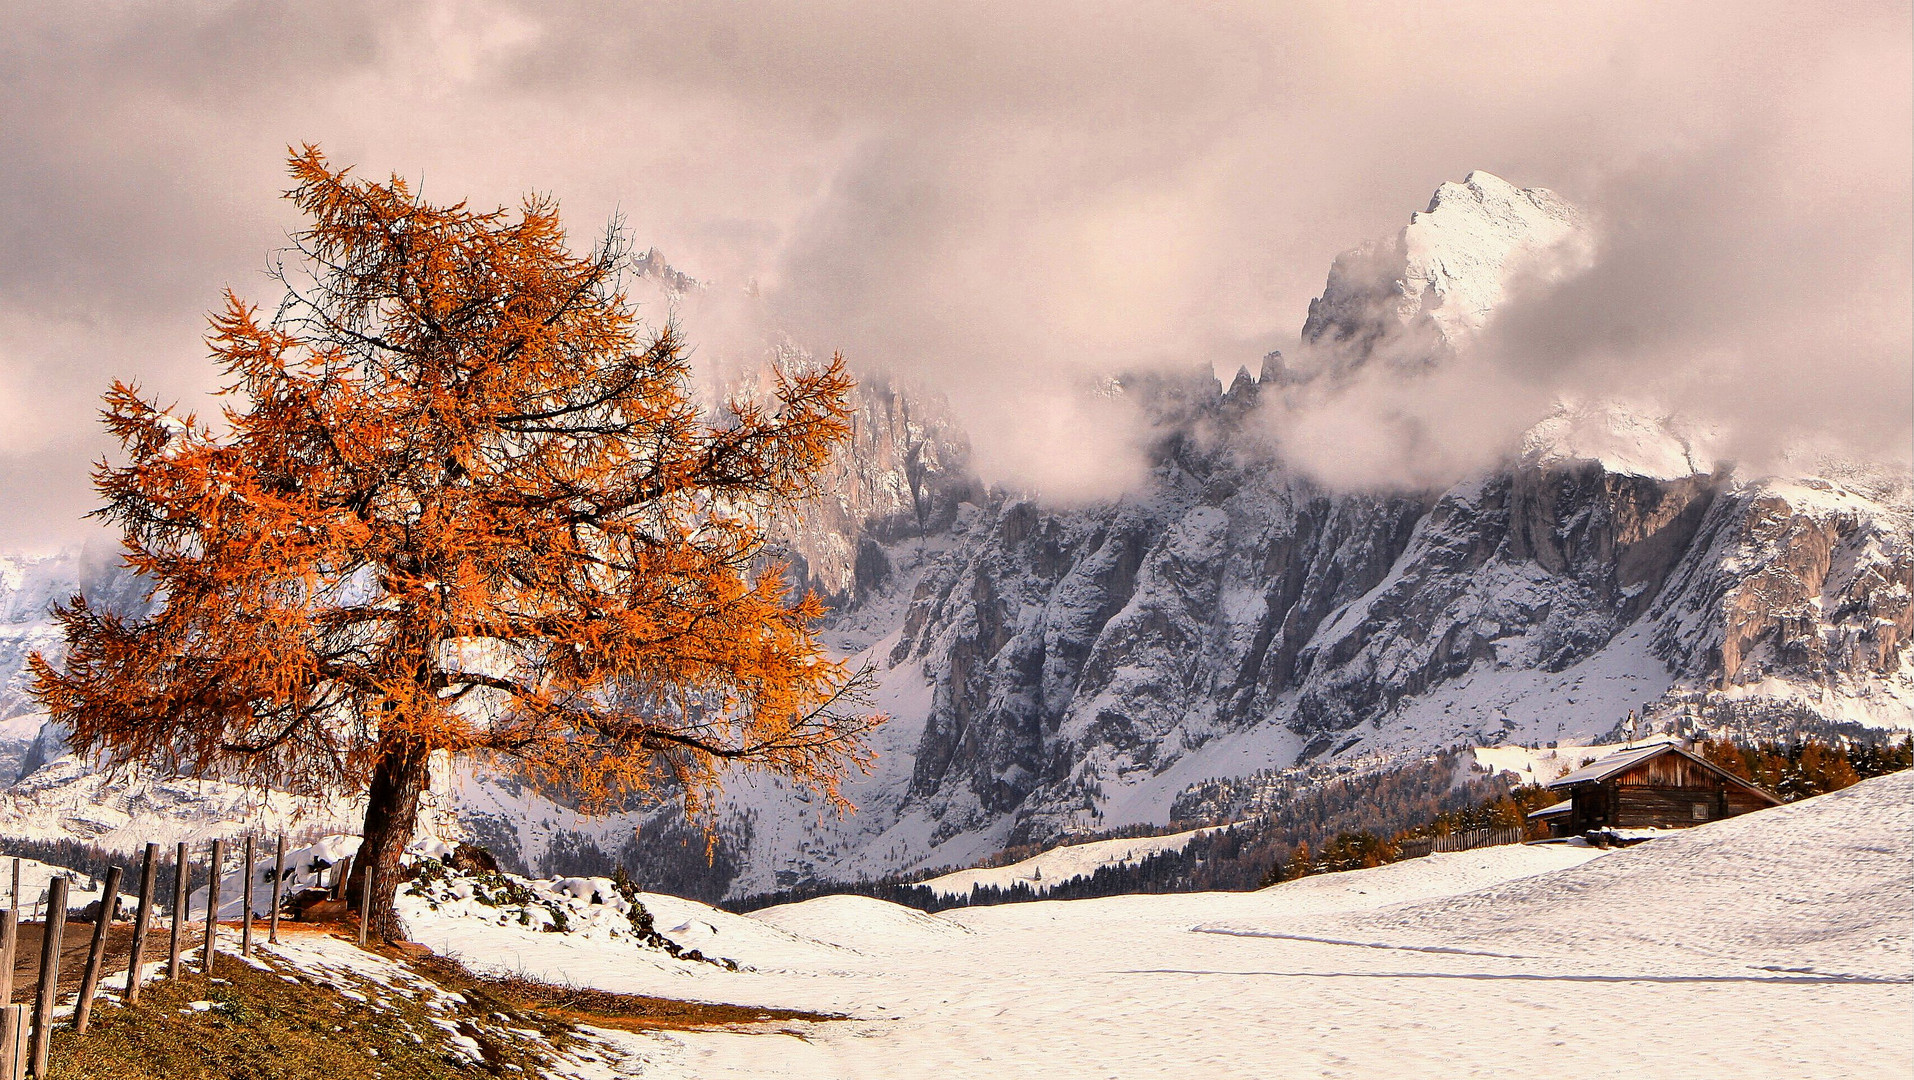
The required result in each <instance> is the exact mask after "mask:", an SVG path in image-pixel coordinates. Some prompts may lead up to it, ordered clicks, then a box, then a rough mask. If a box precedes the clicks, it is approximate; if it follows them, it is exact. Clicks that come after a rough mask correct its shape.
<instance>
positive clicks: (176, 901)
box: [166, 841, 192, 979]
mask: <svg viewBox="0 0 1914 1080" xmlns="http://www.w3.org/2000/svg"><path fill="white" fill-rule="evenodd" d="M191 880H192V868H191V867H190V866H189V865H188V864H187V862H186V843H185V841H181V842H180V845H179V851H178V852H177V853H176V854H175V855H174V856H173V925H172V927H171V930H170V932H169V933H168V934H167V944H166V977H167V978H168V979H177V978H179V946H180V938H181V936H183V935H184V934H185V933H186V890H187V883H188V882H190V881H191Z"/></svg>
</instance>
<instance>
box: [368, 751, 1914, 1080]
mask: <svg viewBox="0 0 1914 1080" xmlns="http://www.w3.org/2000/svg"><path fill="white" fill-rule="evenodd" d="M643 899H644V900H645V902H646V903H647V905H648V906H650V907H651V908H652V910H653V913H654V915H655V916H656V919H657V925H658V927H659V928H660V929H662V930H664V931H666V932H667V933H669V934H671V936H673V937H674V938H676V939H678V940H680V941H681V943H682V944H685V945H687V946H691V945H695V946H696V947H698V948H701V949H703V950H704V951H705V952H706V953H709V954H712V955H718V956H726V957H731V958H734V959H736V960H737V961H738V962H739V963H740V964H742V965H744V967H745V970H742V971H737V972H733V971H728V970H725V969H723V968H720V967H717V966H715V965H711V964H699V963H691V962H686V961H680V960H673V959H670V958H668V957H665V956H663V955H662V954H660V953H658V952H656V951H655V950H644V949H640V948H637V947H635V946H630V945H620V944H608V943H606V942H604V941H598V940H590V939H587V938H579V937H577V936H575V935H569V934H551V933H537V932H533V931H530V930H527V929H521V928H518V927H514V926H499V925H496V924H495V923H493V922H489V921H484V920H480V919H474V918H469V917H461V916H459V915H456V914H453V913H450V912H445V911H442V912H432V911H429V910H426V909H425V907H424V906H423V905H422V904H418V903H413V904H411V905H410V906H409V907H408V908H407V909H406V910H407V913H408V921H409V923H410V925H411V927H412V931H413V933H414V935H415V936H416V937H417V938H419V939H420V940H421V941H423V942H425V943H426V944H428V945H430V946H432V947H433V948H435V949H439V950H442V951H447V952H451V953H455V954H458V955H460V956H461V957H463V958H464V959H465V961H466V962H467V963H469V964H473V965H475V966H480V967H494V968H502V969H507V970H519V971H525V972H528V973H532V974H536V975H541V976H544V977H547V978H551V979H557V980H569V981H574V982H577V983H582V984H589V985H594V986H601V987H605V988H607V989H614V990H624V991H630V992H638V993H652V994H665V995H672V996H678V997H690V998H698V999H704V1000H713V1001H728V1002H737V1003H740V1004H756V1005H771V1006H784V1007H789V1008H798V1009H810V1010H816V1011H822V1012H832V1013H841V1014H844V1015H846V1016H847V1017H848V1019H846V1020H842V1021H835V1022H828V1023H817V1024H811V1025H791V1024H783V1025H779V1028H780V1030H779V1031H753V1032H746V1031H731V1032H714V1031H699V1032H670V1033H657V1034H653V1035H647V1036H638V1035H623V1036H618V1038H619V1039H620V1040H621V1045H623V1046H624V1047H625V1048H626V1049H627V1050H628V1052H629V1053H630V1055H631V1057H630V1060H629V1061H627V1062H626V1063H625V1065H624V1067H623V1068H624V1071H625V1074H626V1075H633V1076H650V1077H701V1078H723V1077H746V1076H781V1077H819V1078H823V1077H830V1078H843V1077H917V1076H935V1077H939V1078H945V1077H972V1076H975V1077H1005V1076H1042V1077H1045V1078H1046V1080H1050V1078H1070V1077H1098V1078H1104V1077H1145V1076H1148V1077H1156V1076H1179V1077H1180V1076H1189V1077H1291V1076H1294V1077H1303V1076H1312V1077H1313V1076H1324V1077H1370V1076H1376V1077H1382V1076H1387V1077H1403V1076H1442V1077H1452V1076H1484V1077H1487V1076H1498V1077H1500V1076H1506V1075H1509V1074H1510V1073H1533V1074H1537V1075H1547V1076H1561V1077H1592V1076H1660V1077H1709V1076H1727V1075H1733V1076H1736V1077H1769V1076H1773V1077H1790V1078H1798V1077H1804V1076H1842V1077H1865V1076H1906V1075H1908V1074H1909V1071H1910V1069H1911V1068H1914V775H1909V774H1902V775H1898V776H1893V777H1887V778H1883V779H1879V780H1873V781H1869V782H1867V783H1864V784H1861V785H1859V786H1857V787H1855V788H1851V789H1849V790H1847V791H1845V792H1841V793H1837V794H1835V795H1831V796H1825V797H1823V798H1820V799H1814V800H1809V801H1806V802H1803V803H1799V804H1795V805H1793V806H1788V807H1782V808H1778V809H1775V810H1770V811H1765V812H1762V813H1759V814H1754V815H1749V816H1747V817H1743V818H1738V819H1734V820H1730V821H1726V822H1719V823H1715V824H1711V825H1706V826H1702V827H1699V828H1696V829H1692V830H1688V831H1686V832H1684V833H1682V834H1680V835H1678V836H1674V837H1670V838H1667V839H1661V840H1656V841H1654V842H1653V843H1650V844H1646V845H1642V846H1640V847H1636V848H1631V849H1628V850H1625V851H1616V852H1609V853H1604V852H1600V851H1596V850H1593V849H1589V848H1583V847H1573V846H1567V845H1548V846H1536V847H1504V848H1491V849H1486V850H1479V851H1473V852H1466V853H1458V854H1444V855H1435V856H1431V857H1429V858H1425V859H1419V860H1414V861H1410V862H1405V863H1399V864H1396V865H1393V866H1387V867H1382V868H1380V869H1376V870H1369V871H1360V872H1354V873H1347V874H1336V875H1329V876H1324V877H1318V878H1309V879H1305V880H1302V881H1298V882H1291V883H1288V884H1284V885H1279V886H1277V887H1275V888H1272V889H1268V890H1264V891H1262V892H1258V893H1210V894H1196V895H1182V896H1128V897H1112V898H1107V899H1099V900H1083V901H1072V902H1043V903H1030V904H1017V905H1008V906H1003V907H992V908H980V909H972V910H964V911H955V912H947V913H944V914H942V915H937V916H927V915H923V914H920V913H917V912H913V911H909V910H906V909H903V908H898V907H895V906H894V905H889V904H884V903H882V902H879V901H875V900H869V899H865V898H860V897H826V898H822V899H818V900H812V901H808V902H806V903H802V904H794V905H789V906H785V907H778V908H770V909H767V910H764V911H760V912H757V913H755V914H754V915H752V916H749V917H740V916H734V915H729V914H726V913H724V912H720V911H716V910H714V909H711V908H707V907H704V906H703V905H699V904H695V903H692V902H690V901H684V900H676V899H672V898H666V897H652V896H647V897H644V898H643Z"/></svg>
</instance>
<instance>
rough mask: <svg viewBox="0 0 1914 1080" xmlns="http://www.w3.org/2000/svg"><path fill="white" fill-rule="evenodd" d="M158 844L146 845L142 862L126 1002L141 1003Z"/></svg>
mask: <svg viewBox="0 0 1914 1080" xmlns="http://www.w3.org/2000/svg"><path fill="white" fill-rule="evenodd" d="M159 850H160V846H159V845H158V844H148V845H146V860H145V861H144V862H143V863H141V864H140V909H139V911H138V913H136V914H135V915H134V916H133V947H132V948H131V949H130V950H128V952H127V956H126V1003H127V1004H128V1005H138V1004H139V1003H140V966H141V965H142V964H143V963H144V962H145V959H146V931H147V929H148V928H149V927H150V926H152V924H153V874H154V871H156V870H158V869H159V867H158V865H157V864H158V863H159Z"/></svg>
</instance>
